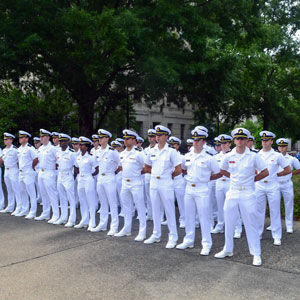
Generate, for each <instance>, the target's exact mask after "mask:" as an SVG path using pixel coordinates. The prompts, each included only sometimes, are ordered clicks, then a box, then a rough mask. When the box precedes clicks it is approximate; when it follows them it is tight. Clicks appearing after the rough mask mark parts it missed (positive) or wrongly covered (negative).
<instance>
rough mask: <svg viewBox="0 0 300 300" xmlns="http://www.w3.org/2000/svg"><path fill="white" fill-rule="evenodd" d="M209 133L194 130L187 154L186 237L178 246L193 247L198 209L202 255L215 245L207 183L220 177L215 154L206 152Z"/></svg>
mask: <svg viewBox="0 0 300 300" xmlns="http://www.w3.org/2000/svg"><path fill="white" fill-rule="evenodd" d="M207 136H208V134H207V132H206V131H203V130H200V129H194V130H193V131H192V138H193V141H194V142H193V149H192V151H191V152H189V153H187V154H186V155H185V157H184V169H186V173H187V175H186V190H185V196H184V207H185V215H186V226H185V232H186V234H185V237H184V239H183V243H181V244H179V245H177V247H176V248H177V249H186V248H193V247H194V241H195V219H196V212H198V216H199V220H200V226H201V233H202V250H201V252H200V254H201V255H209V253H210V250H211V247H212V239H211V233H210V220H209V216H210V203H209V202H210V193H209V186H208V183H209V182H210V181H211V180H215V179H218V178H220V177H221V174H220V168H219V166H218V162H217V161H216V159H215V157H214V156H212V155H211V154H209V153H208V152H206V150H205V149H204V145H205V143H206V138H207Z"/></svg>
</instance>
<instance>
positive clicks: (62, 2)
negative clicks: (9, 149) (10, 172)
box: [0, 0, 300, 138]
mask: <svg viewBox="0 0 300 300" xmlns="http://www.w3.org/2000/svg"><path fill="white" fill-rule="evenodd" d="M299 22H300V8H299V4H298V1H292V0H286V1H280V0H268V1H261V0H254V1H249V0H239V1H236V0H222V1H221V0H201V1H188V0H149V1H147V0H126V1H122V0H109V1H108V0H106V1H105V0H101V1H93V0H90V1H86V0H77V1H73V0H69V1H66V0H56V1H54V0H53V1H49V0H35V1H33V0H15V1H9V0H2V1H1V3H0V71H1V72H0V79H2V82H3V84H5V85H7V82H9V83H10V84H12V85H13V87H14V89H17V90H19V91H20V93H22V95H23V97H29V95H31V96H36V97H37V98H39V97H40V95H43V93H42V90H43V89H45V87H46V89H47V90H48V91H49V93H48V94H47V95H48V98H49V99H50V94H51V92H52V93H53V96H51V97H56V96H55V94H57V93H58V94H59V95H65V96H64V97H63V104H62V103H61V105H60V107H62V106H63V109H62V111H60V113H62V114H63V115H64V116H66V115H68V116H69V114H68V112H67V111H65V110H64V109H71V110H75V111H76V112H77V115H78V130H79V132H80V133H81V134H85V135H90V134H92V133H93V132H94V130H95V129H97V128H99V127H101V126H102V125H104V124H106V123H109V121H110V120H109V119H108V116H110V112H111V111H113V110H115V109H116V107H117V106H121V107H122V106H123V105H124V101H127V99H129V100H130V102H131V103H134V102H136V101H141V100H142V99H143V100H144V101H146V103H148V104H149V105H151V103H152V102H153V101H157V100H159V99H162V98H164V99H166V101H167V102H174V103H176V104H177V105H178V106H179V107H183V106H184V105H185V103H187V102H190V103H192V104H195V107H196V108H197V109H198V111H197V112H196V121H197V122H202V123H211V124H213V125H214V126H215V125H216V124H217V120H219V121H220V122H221V123H224V126H225V127H226V126H228V127H232V126H233V125H234V124H236V123H239V122H241V120H243V119H244V118H247V117H251V116H253V115H257V116H259V117H260V118H261V119H262V120H263V127H264V129H273V130H279V131H281V132H282V134H289V135H290V136H292V137H295V138H299V137H300V130H297V129H296V130H295V128H292V126H294V125H296V124H297V122H298V119H299V113H298V112H299V110H300V106H299V96H300V95H299V93H300V90H299V89H300V85H299V84H298V81H299V76H298V75H299V73H300V69H299V66H298V65H299V64H298V61H299V53H298V52H299V43H298V41H297V39H296V38H295V34H296V32H297V30H298V28H299ZM2 88H3V87H2ZM48 98H45V97H44V99H48ZM8 99H9V98H8ZM20 99H23V98H22V97H21V95H20ZM52 99H54V98H52ZM43 103H44V104H45V105H47V103H48V102H47V101H46V102H45V101H44V102H43ZM74 104H75V105H74ZM50 106H51V101H50V102H49V111H51V110H50ZM37 107H38V106H36V107H35V108H37ZM95 112H96V113H97V118H96V120H95V121H94V116H95ZM2 113H3V112H1V114H2ZM41 113H42V114H43V113H47V112H45V110H42V111H41ZM56 116H57V117H58V116H59V115H58V114H57V115H56ZM73 121H74V119H73ZM21 124H22V123H21ZM56 124H57V125H59V126H65V125H61V124H62V123H61V120H59V122H58V123H56ZM64 124H68V123H67V122H66V123H64ZM36 126H37V125H36ZM73 127H74V125H73ZM13 128H14V127H13ZM33 130H36V127H35V128H33ZM61 130H62V128H61Z"/></svg>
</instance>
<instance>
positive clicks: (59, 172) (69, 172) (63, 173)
mask: <svg viewBox="0 0 300 300" xmlns="http://www.w3.org/2000/svg"><path fill="white" fill-rule="evenodd" d="M58 175H73V171H71V170H70V171H58Z"/></svg>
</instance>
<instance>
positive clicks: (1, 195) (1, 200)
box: [0, 148, 5, 209]
mask: <svg viewBox="0 0 300 300" xmlns="http://www.w3.org/2000/svg"><path fill="white" fill-rule="evenodd" d="M0 158H2V159H3V153H2V149H1V148H0ZM4 207H5V199H4V193H3V188H2V169H1V166H0V209H4Z"/></svg>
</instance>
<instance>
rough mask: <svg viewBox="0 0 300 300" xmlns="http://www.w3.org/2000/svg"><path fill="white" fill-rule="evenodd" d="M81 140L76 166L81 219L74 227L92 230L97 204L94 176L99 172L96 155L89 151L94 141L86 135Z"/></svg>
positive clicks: (94, 223)
mask: <svg viewBox="0 0 300 300" xmlns="http://www.w3.org/2000/svg"><path fill="white" fill-rule="evenodd" d="M79 140H80V143H79V145H80V154H79V155H78V156H77V158H76V163H75V167H76V168H77V169H75V170H76V174H77V173H78V175H77V176H78V196H79V202H80V213H81V220H80V222H79V224H77V225H75V226H74V228H86V227H88V230H92V229H93V228H94V227H95V225H96V206H95V197H96V195H95V193H96V191H95V180H94V177H93V176H96V175H97V174H98V165H97V159H96V156H94V155H91V154H90V153H89V151H90V149H91V146H92V141H91V140H90V139H89V138H87V137H84V136H81V137H80V138H79Z"/></svg>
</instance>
